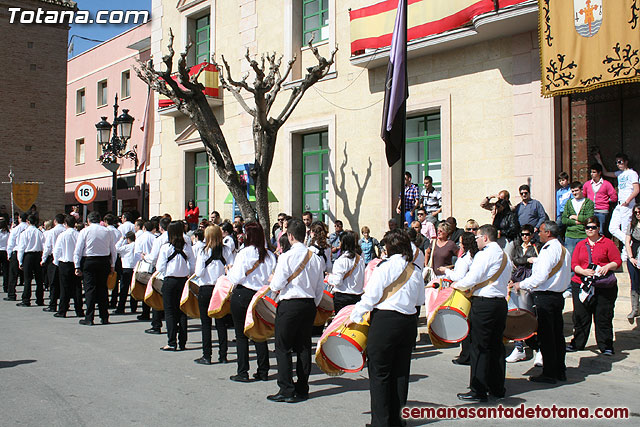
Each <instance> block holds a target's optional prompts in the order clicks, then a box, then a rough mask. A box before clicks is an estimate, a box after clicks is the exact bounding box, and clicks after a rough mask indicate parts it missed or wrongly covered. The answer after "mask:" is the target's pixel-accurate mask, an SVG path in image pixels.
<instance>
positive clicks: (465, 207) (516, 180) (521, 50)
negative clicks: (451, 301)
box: [150, 0, 629, 236]
mask: <svg viewBox="0 0 640 427" xmlns="http://www.w3.org/2000/svg"><path fill="white" fill-rule="evenodd" d="M456 1H457V3H464V0H459V1H458V0H456ZM374 3H376V1H375V0H350V1H346V2H341V3H340V4H337V2H336V1H335V0H286V1H285V2H284V7H283V8H281V9H274V8H273V7H272V5H270V4H268V2H259V1H256V0H240V1H239V2H235V1H233V2H232V1H228V0H217V1H216V0H201V1H198V0H193V1H188V0H184V1H180V2H178V4H177V5H176V3H175V1H167V0H154V1H153V4H152V8H153V9H152V15H153V16H154V17H155V18H158V19H155V20H154V22H153V24H152V26H153V28H152V36H151V55H152V57H153V58H154V62H155V63H156V64H159V63H160V62H161V57H162V55H163V54H166V52H167V47H166V45H167V38H168V31H169V28H172V30H173V33H174V34H175V35H176V39H175V43H174V48H175V49H176V51H181V48H182V47H183V46H184V45H185V44H186V42H187V40H188V38H189V37H190V38H191V39H192V40H198V44H196V45H195V51H193V52H191V53H190V57H189V60H190V61H192V62H191V64H196V63H198V62H196V61H200V60H201V59H203V58H204V57H205V55H207V54H211V53H213V52H216V53H217V54H224V56H225V58H226V59H227V60H228V62H229V64H230V66H231V69H232V73H234V75H235V77H236V78H240V77H241V76H242V75H243V74H244V73H246V72H247V71H248V65H247V63H246V61H244V59H243V56H244V54H245V52H246V51H247V50H248V51H249V53H250V55H257V54H261V53H263V52H267V51H268V52H273V51H275V52H282V53H283V54H284V58H285V60H287V59H288V58H290V57H292V56H293V55H295V56H296V58H297V61H296V63H295V64H294V68H293V70H292V74H291V76H290V79H289V82H288V84H287V85H285V88H284V89H285V90H283V91H282V93H281V94H280V96H279V99H278V101H277V102H276V103H275V105H274V107H273V111H276V112H277V111H279V110H278V108H279V107H280V108H281V107H282V106H283V105H284V103H285V102H286V100H287V98H288V95H289V91H287V90H286V89H287V86H288V87H289V88H290V87H291V85H293V84H295V82H296V81H298V80H299V79H301V78H302V77H303V73H304V72H305V70H306V68H307V67H309V66H311V65H313V61H314V58H313V55H312V53H311V52H310V50H309V48H308V47H307V46H306V45H305V42H306V41H307V40H309V38H310V37H311V35H313V36H314V40H315V41H316V42H315V45H316V46H317V47H318V48H319V51H320V53H321V54H323V55H324V56H325V57H327V56H329V55H330V52H331V50H332V49H334V47H335V46H336V45H337V46H339V47H340V50H339V51H338V53H337V55H336V62H335V64H334V66H333V67H332V70H331V72H330V73H329V75H328V76H327V77H326V78H325V79H323V81H321V82H319V83H318V84H316V85H315V86H314V87H312V88H311V89H310V90H309V91H308V92H307V93H306V94H305V96H304V98H303V99H302V101H301V102H300V104H299V105H298V107H297V109H296V110H295V112H294V113H293V114H292V115H291V117H290V118H289V120H288V121H287V122H286V123H285V124H284V126H283V127H282V128H281V130H280V132H279V134H278V143H277V148H276V153H275V157H274V162H273V168H272V172H271V175H270V182H269V187H270V188H271V190H272V191H273V193H274V195H275V197H276V198H277V200H278V202H275V203H274V204H275V208H274V209H273V210H278V211H283V212H287V213H291V214H293V215H300V214H301V213H302V212H303V211H304V210H311V211H313V212H314V213H315V214H316V215H318V216H319V217H320V218H322V219H324V220H325V221H327V222H329V223H331V222H332V221H333V220H335V219H341V220H343V222H344V223H345V227H347V228H352V229H354V230H359V229H360V227H362V226H363V225H368V226H369V227H370V228H371V230H372V234H373V235H375V236H381V235H382V233H383V231H384V230H386V224H387V221H388V219H389V218H391V217H394V216H395V212H394V210H395V206H396V203H397V200H398V199H397V197H398V195H399V194H400V191H401V183H400V174H401V169H403V168H404V169H406V170H410V171H411V172H412V173H413V177H414V179H413V181H414V182H415V183H418V184H422V178H423V177H424V176H425V175H429V176H431V177H433V179H434V183H435V184H436V186H437V187H439V188H441V189H442V192H443V207H444V210H443V215H442V217H444V218H446V217H448V216H450V215H453V216H455V217H457V219H458V221H459V222H462V221H466V220H467V219H468V218H474V219H476V220H477V221H478V222H480V223H485V222H488V221H489V220H490V213H489V212H488V211H485V210H482V209H481V208H480V207H479V204H480V202H481V200H482V198H483V197H484V196H485V195H490V194H495V193H497V192H498V191H499V190H502V189H506V190H508V191H509V192H510V193H511V194H512V201H513V202H516V203H517V202H518V201H519V197H518V191H517V190H518V187H519V186H520V185H521V184H529V185H530V186H531V190H532V196H533V198H535V199H538V200H540V201H541V202H542V203H543V205H544V206H545V208H546V210H547V212H548V213H549V215H550V216H551V217H553V216H554V214H553V213H554V209H555V206H554V203H555V200H554V193H555V183H556V176H557V174H558V172H559V171H560V170H561V169H562V168H569V169H571V168H570V167H569V166H570V165H571V164H572V162H574V161H575V162H588V159H587V158H586V157H585V158H584V159H582V158H580V159H577V158H576V154H575V153H573V154H572V152H573V150H571V149H570V144H571V138H572V136H571V134H570V132H569V134H567V135H565V139H564V142H563V136H562V135H563V132H565V131H566V130H567V129H569V127H568V126H570V124H568V123H569V122H567V121H566V120H565V121H563V120H561V116H562V114H564V115H565V116H566V117H565V119H568V118H569V116H570V115H571V112H570V111H569V110H566V109H563V108H562V105H563V102H564V103H565V104H566V103H567V102H569V101H567V99H564V100H563V99H560V98H559V99H547V98H543V97H541V95H540V84H541V83H540V75H541V74H540V60H539V46H538V34H537V25H538V2H537V1H535V0H528V1H524V0H520V1H517V0H515V1H514V0H505V1H500V2H492V1H490V2H488V3H489V4H491V5H496V7H497V6H500V5H502V6H500V7H499V8H496V9H495V10H494V9H493V6H492V10H490V11H486V12H482V13H479V14H477V15H475V16H473V18H472V19H471V20H470V21H469V22H466V23H464V25H461V26H458V27H455V28H453V29H450V30H446V31H444V32H440V33H437V34H432V35H428V36H425V37H421V38H417V39H412V40H410V41H409V43H408V58H409V59H408V75H409V82H408V83H409V99H408V101H407V143H406V148H407V163H406V165H404V166H403V165H400V164H397V165H396V166H394V167H393V168H389V167H388V166H387V163H386V159H385V151H384V145H383V143H382V141H381V139H380V126H381V115H382V107H383V98H384V84H385V76H386V71H387V62H388V57H389V48H388V44H389V42H390V40H389V41H388V42H387V46H381V47H379V48H376V49H358V48H357V45H355V44H354V40H353V39H354V35H353V33H354V32H356V29H354V23H353V21H354V19H353V16H354V13H355V14H356V15H357V14H358V13H360V12H362V13H364V12H363V11H365V10H367V8H368V7H370V6H372V5H374ZM386 3H389V4H390V3H394V4H395V2H390V1H388V2H382V3H380V5H381V6H375V7H376V8H378V7H385V4H386ZM418 3H422V2H413V3H412V5H413V4H418ZM444 3H447V2H443V4H444ZM467 3H487V2H482V1H477V2H473V1H468V2H467ZM425 4H426V3H425ZM386 6H388V5H386ZM418 6H424V4H418ZM418 6H414V7H418ZM394 7H395V6H394ZM410 7H411V6H410ZM349 11H351V16H350V12H349ZM411 13H412V12H411V11H410V21H411ZM379 18H380V19H378V21H376V22H373V23H371V24H370V25H387V26H388V25H389V20H391V28H392V27H393V19H394V18H395V12H394V13H393V15H392V16H391V17H390V18H389V17H388V16H382V15H380V17H379ZM385 20H386V21H385ZM350 47H351V48H350ZM250 80H251V78H250ZM624 86H629V85H624ZM249 101H250V99H249ZM211 105H212V109H213V111H214V114H216V116H217V118H218V121H219V122H220V123H221V127H222V130H223V133H224V135H225V137H226V140H227V141H228V142H229V144H230V149H231V152H232V155H233V157H234V161H235V163H236V164H244V163H251V162H252V161H253V141H252V133H251V117H250V116H249V115H248V114H246V113H245V112H244V110H243V109H242V108H241V106H240V105H239V104H238V103H237V101H236V100H235V99H234V98H233V96H232V95H231V94H229V93H222V94H220V98H219V99H218V100H216V102H212V103H211ZM567 105H572V104H571V103H570V102H569V104H567ZM275 114H277V113H275ZM585 141H586V139H585ZM563 144H564V145H563ZM584 144H586V142H585V143H584ZM205 159H206V156H205V154H204V147H203V145H202V143H201V141H200V140H199V137H198V133H197V131H194V129H193V127H192V126H190V122H189V120H188V118H186V117H185V116H184V115H182V114H180V113H177V112H176V111H175V109H174V110H163V109H160V111H159V112H158V115H157V116H156V124H155V136H154V145H153V148H152V150H151V158H150V206H151V213H152V214H161V213H164V212H169V213H171V214H172V215H177V216H179V217H180V216H181V215H182V214H183V212H184V205H185V202H186V200H188V199H196V200H197V201H198V202H199V203H200V206H201V211H202V210H203V208H206V210H208V211H211V210H214V209H215V210H218V211H219V212H221V213H222V216H223V217H226V218H231V216H232V212H231V208H230V206H229V203H228V202H229V198H228V195H229V191H228V190H227V189H226V187H225V186H224V184H223V183H222V182H221V180H219V178H218V177H217V176H216V175H215V171H214V170H213V168H212V167H210V166H209V164H208V163H206V162H205ZM611 168H612V167H611ZM570 172H571V171H570ZM577 177H578V176H576V178H577ZM273 210H272V211H273ZM272 222H273V218H272Z"/></svg>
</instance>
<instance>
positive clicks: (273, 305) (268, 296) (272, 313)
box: [255, 290, 278, 327]
mask: <svg viewBox="0 0 640 427" xmlns="http://www.w3.org/2000/svg"><path fill="white" fill-rule="evenodd" d="M277 297H278V293H277V292H274V291H272V290H268V291H267V292H266V293H265V294H264V295H262V296H261V297H260V299H259V300H258V301H257V302H256V308H255V312H256V317H257V318H258V319H259V320H260V321H262V322H264V323H266V324H267V325H269V326H271V327H274V326H275V325H276V311H277V310H278V303H277V302H276V298H277Z"/></svg>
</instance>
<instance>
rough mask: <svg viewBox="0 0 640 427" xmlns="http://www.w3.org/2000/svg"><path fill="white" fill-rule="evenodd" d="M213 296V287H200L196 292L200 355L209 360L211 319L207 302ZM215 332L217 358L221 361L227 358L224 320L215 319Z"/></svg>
mask: <svg viewBox="0 0 640 427" xmlns="http://www.w3.org/2000/svg"><path fill="white" fill-rule="evenodd" d="M212 294H213V285H207V286H200V291H199V292H198V307H200V323H201V324H202V355H203V356H204V357H205V358H206V359H211V324H212V322H213V319H211V317H209V314H208V311H209V302H211V295H212ZM215 323H216V332H217V333H218V346H219V350H218V356H219V357H220V358H221V359H224V358H226V357H227V348H228V338H227V325H226V324H225V321H224V319H215Z"/></svg>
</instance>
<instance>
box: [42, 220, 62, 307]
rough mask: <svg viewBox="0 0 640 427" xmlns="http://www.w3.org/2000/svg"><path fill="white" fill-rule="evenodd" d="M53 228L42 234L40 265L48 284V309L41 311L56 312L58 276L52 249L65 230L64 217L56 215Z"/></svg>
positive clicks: (58, 294)
mask: <svg viewBox="0 0 640 427" xmlns="http://www.w3.org/2000/svg"><path fill="white" fill-rule="evenodd" d="M53 223H54V225H55V226H54V227H53V228H51V229H50V230H47V231H45V232H44V246H43V247H42V260H41V261H40V265H41V266H43V267H44V274H46V276H47V279H48V283H49V307H45V308H43V309H42V311H47V312H53V313H55V312H56V311H57V306H58V298H59V297H60V276H59V274H58V267H57V266H56V265H55V264H54V263H53V247H54V246H55V244H56V240H58V237H59V236H60V234H62V233H63V232H64V230H65V228H64V215H62V214H57V215H56V216H55V218H54V219H53Z"/></svg>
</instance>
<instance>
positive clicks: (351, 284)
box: [328, 230, 365, 313]
mask: <svg viewBox="0 0 640 427" xmlns="http://www.w3.org/2000/svg"><path fill="white" fill-rule="evenodd" d="M340 253H341V255H340V257H338V259H337V260H336V261H335V262H334V263H333V272H332V273H331V274H330V275H329V278H328V282H329V284H330V285H332V286H333V291H334V297H333V307H334V311H335V312H336V313H339V312H340V310H342V309H343V308H344V307H346V306H348V305H351V304H355V303H357V302H358V301H360V296H361V295H362V293H363V292H364V291H363V290H362V287H363V285H364V269H365V265H364V260H363V258H362V256H361V254H362V250H361V249H360V246H358V239H357V237H356V233H354V232H353V231H351V230H347V231H345V232H344V233H343V234H342V236H341V237H340Z"/></svg>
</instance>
